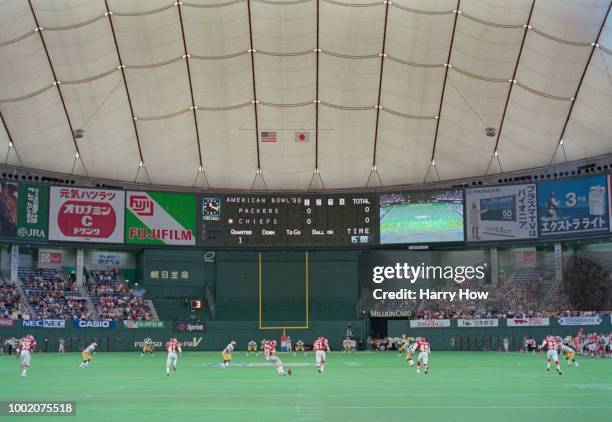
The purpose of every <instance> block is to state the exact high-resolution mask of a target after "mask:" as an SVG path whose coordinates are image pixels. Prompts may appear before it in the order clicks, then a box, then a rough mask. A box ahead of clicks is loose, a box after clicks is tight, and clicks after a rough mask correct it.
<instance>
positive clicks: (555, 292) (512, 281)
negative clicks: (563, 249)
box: [366, 259, 612, 319]
mask: <svg viewBox="0 0 612 422" xmlns="http://www.w3.org/2000/svg"><path fill="white" fill-rule="evenodd" d="M577 266H578V267H580V268H581V269H582V267H585V266H588V269H584V273H585V274H590V275H592V276H593V277H598V278H599V279H603V280H606V281H607V282H604V283H600V284H601V285H602V286H608V289H607V290H605V289H604V288H603V287H600V288H595V287H594V286H584V285H582V284H581V285H580V288H582V289H584V290H585V291H586V293H585V294H584V296H585V297H588V298H590V297H591V296H592V295H594V294H598V295H599V296H601V297H603V298H604V300H603V301H601V300H600V301H594V300H591V299H588V300H583V301H582V302H578V303H576V301H575V298H574V296H576V295H578V294H577V293H576V292H577V290H579V288H578V287H577V285H576V283H573V284H570V283H568V281H567V279H568V278H569V277H571V275H572V274H573V272H575V271H574V269H575V268H576V267H577ZM572 271H573V272H572ZM565 276H566V278H565V279H564V282H560V281H557V280H555V273H554V271H552V270H551V269H550V268H546V267H544V268H519V269H517V270H515V271H513V272H510V273H506V274H500V276H499V277H498V282H497V283H496V284H492V283H487V282H486V281H485V282H482V281H478V280H476V279H472V280H467V281H465V282H463V283H460V284H459V283H455V282H454V281H452V280H450V281H448V282H444V283H442V284H440V283H437V284H435V283H434V286H433V287H431V288H430V289H431V290H434V291H443V292H454V293H458V292H459V290H460V289H469V290H471V291H478V292H487V293H488V297H487V299H486V300H483V299H462V300H459V299H458V297H459V296H458V294H457V296H456V297H455V299H454V300H453V301H449V300H419V299H417V300H389V299H387V300H370V301H369V302H368V303H367V304H366V306H367V309H368V310H370V311H405V312H406V313H409V315H410V317H411V318H414V319H477V318H536V317H552V318H555V317H562V316H588V315H589V314H590V313H591V312H590V311H581V310H580V309H612V307H611V306H610V305H607V304H606V299H605V298H608V300H609V301H612V284H611V283H610V282H609V281H608V280H609V276H608V275H607V272H606V271H605V270H603V269H601V268H599V267H597V266H596V265H595V264H593V262H587V263H585V260H584V259H582V260H577V263H572V265H571V267H569V269H568V268H566V273H565ZM568 286H571V288H570V287H568ZM591 287H592V288H591ZM366 294H367V293H366ZM589 295H591V296H589ZM588 305H591V306H588ZM597 314H601V315H608V314H610V313H609V312H597Z"/></svg>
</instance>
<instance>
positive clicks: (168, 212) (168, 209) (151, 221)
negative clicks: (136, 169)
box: [125, 192, 197, 245]
mask: <svg viewBox="0 0 612 422" xmlns="http://www.w3.org/2000/svg"><path fill="white" fill-rule="evenodd" d="M196 213H197V206H196V196H195V195H191V194H184V193H171V192H128V193H127V201H126V204H125V221H126V225H125V242H126V243H130V244H139V245H195V243H196V225H197V221H196Z"/></svg>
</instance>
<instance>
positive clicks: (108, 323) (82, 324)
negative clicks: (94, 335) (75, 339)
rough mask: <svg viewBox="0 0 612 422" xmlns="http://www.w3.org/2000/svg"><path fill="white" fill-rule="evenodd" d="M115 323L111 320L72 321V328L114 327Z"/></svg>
mask: <svg viewBox="0 0 612 422" xmlns="http://www.w3.org/2000/svg"><path fill="white" fill-rule="evenodd" d="M116 326H117V323H116V322H115V321H112V320H104V321H86V320H79V321H72V328H115V327H116Z"/></svg>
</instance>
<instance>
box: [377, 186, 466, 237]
mask: <svg viewBox="0 0 612 422" xmlns="http://www.w3.org/2000/svg"><path fill="white" fill-rule="evenodd" d="M460 241H463V191H462V190H448V191H436V192H426V193H418V192H417V193H414V192H399V193H383V194H381V195H380V243H382V244H386V243H436V242H460Z"/></svg>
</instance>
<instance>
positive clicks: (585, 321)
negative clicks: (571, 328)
mask: <svg viewBox="0 0 612 422" xmlns="http://www.w3.org/2000/svg"><path fill="white" fill-rule="evenodd" d="M601 323H602V320H601V318H600V317H599V316H593V317H562V318H559V325H599V324H601Z"/></svg>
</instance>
